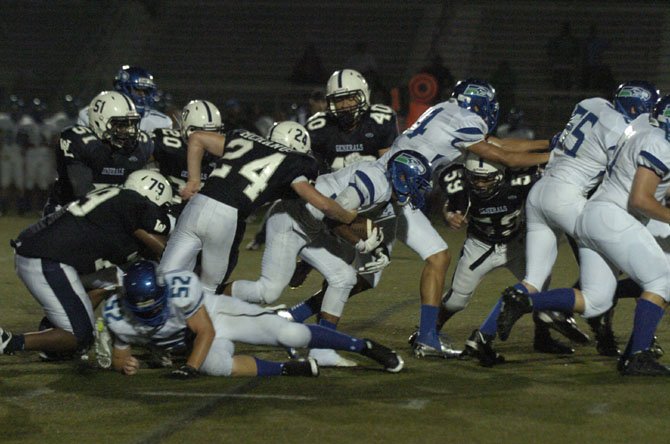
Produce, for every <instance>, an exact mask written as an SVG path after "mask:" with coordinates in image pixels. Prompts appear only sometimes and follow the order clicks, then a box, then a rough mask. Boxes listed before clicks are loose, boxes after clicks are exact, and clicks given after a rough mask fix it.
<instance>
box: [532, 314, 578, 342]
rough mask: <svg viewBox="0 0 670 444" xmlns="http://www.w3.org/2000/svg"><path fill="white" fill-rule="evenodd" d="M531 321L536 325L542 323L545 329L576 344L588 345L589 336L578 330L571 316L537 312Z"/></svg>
mask: <svg viewBox="0 0 670 444" xmlns="http://www.w3.org/2000/svg"><path fill="white" fill-rule="evenodd" d="M533 320H534V321H535V323H536V324H537V323H538V322H542V323H544V324H545V325H546V326H547V327H549V328H551V329H553V330H556V331H557V332H558V333H560V334H562V335H563V336H565V337H566V338H568V339H569V340H571V341H572V342H575V343H577V344H588V343H589V340H590V338H589V335H587V334H586V333H584V332H583V331H581V330H580V329H579V327H578V326H577V322H576V321H575V318H574V317H573V316H569V315H566V314H565V313H561V312H559V311H538V312H535V313H533Z"/></svg>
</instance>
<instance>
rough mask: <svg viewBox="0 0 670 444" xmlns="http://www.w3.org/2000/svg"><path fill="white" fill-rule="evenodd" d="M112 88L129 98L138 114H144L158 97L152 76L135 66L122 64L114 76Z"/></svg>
mask: <svg viewBox="0 0 670 444" xmlns="http://www.w3.org/2000/svg"><path fill="white" fill-rule="evenodd" d="M114 89H115V90H117V91H119V92H122V93H124V94H125V95H127V96H128V97H130V98H131V100H132V101H133V102H134V103H135V108H137V112H138V113H140V116H144V113H145V112H147V111H148V110H149V109H151V108H152V107H153V106H154V103H155V102H156V99H157V98H158V96H157V94H158V92H157V91H158V88H157V87H156V83H155V82H154V76H152V75H151V73H149V71H147V70H146V69H144V68H140V67H137V66H128V65H123V66H122V67H121V69H120V70H119V72H117V73H116V76H115V77H114Z"/></svg>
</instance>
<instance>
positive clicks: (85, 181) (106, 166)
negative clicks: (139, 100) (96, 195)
mask: <svg viewBox="0 0 670 444" xmlns="http://www.w3.org/2000/svg"><path fill="white" fill-rule="evenodd" d="M88 112H89V125H88V126H79V125H77V126H73V127H70V128H68V129H66V130H65V131H63V132H62V133H61V138H60V145H59V148H60V149H59V150H58V151H57V153H56V166H57V171H58V178H57V179H56V182H55V183H54V185H53V188H52V191H51V196H50V198H49V202H48V203H47V208H46V209H45V213H46V214H48V213H50V212H53V211H55V210H56V209H57V208H58V206H62V205H65V204H66V203H68V202H72V201H73V200H75V199H79V198H81V197H83V196H84V195H86V193H88V192H90V191H91V190H94V189H97V188H100V187H105V186H108V185H121V184H123V183H124V181H125V180H126V178H127V177H128V175H130V173H132V172H133V171H137V170H139V169H141V168H143V167H144V166H145V165H146V164H147V162H148V161H149V159H150V158H151V154H152V151H153V145H152V144H151V140H150V139H149V136H148V135H147V134H146V133H145V132H144V131H140V129H139V126H138V125H139V122H140V115H139V114H138V113H137V111H136V110H135V105H134V104H133V102H132V101H131V100H130V99H129V98H128V97H127V96H125V95H123V94H121V93H119V92H116V91H103V92H101V93H100V94H98V95H97V96H96V97H95V98H94V99H93V100H92V101H91V105H90V106H89V108H88Z"/></svg>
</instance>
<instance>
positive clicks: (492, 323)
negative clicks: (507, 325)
mask: <svg viewBox="0 0 670 444" xmlns="http://www.w3.org/2000/svg"><path fill="white" fill-rule="evenodd" d="M501 306H502V300H501V299H498V302H496V305H495V306H493V309H491V312H490V313H489V315H488V316H487V317H486V319H485V320H484V322H483V323H482V325H481V326H480V327H479V331H480V332H481V333H483V334H485V335H488V336H495V335H496V333H497V331H498V314H500V307H501Z"/></svg>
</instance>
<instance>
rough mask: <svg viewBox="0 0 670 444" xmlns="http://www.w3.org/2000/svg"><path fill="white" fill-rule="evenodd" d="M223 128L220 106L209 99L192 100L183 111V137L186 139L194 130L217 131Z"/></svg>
mask: <svg viewBox="0 0 670 444" xmlns="http://www.w3.org/2000/svg"><path fill="white" fill-rule="evenodd" d="M222 128H223V125H222V124H221V113H220V112H219V108H217V107H216V106H214V104H213V103H212V102H209V101H207V100H191V101H190V102H188V103H187V104H186V106H185V107H184V109H182V111H181V137H182V138H183V139H184V141H187V140H188V137H189V136H190V135H191V133H192V132H193V131H216V132H220V131H221V129H222Z"/></svg>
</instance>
